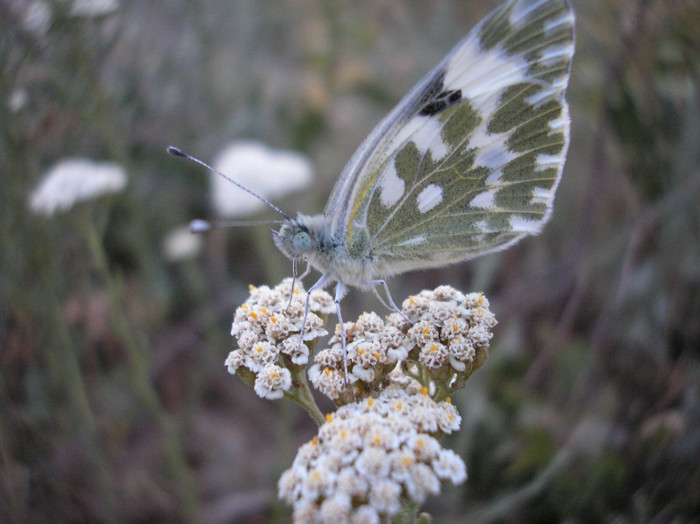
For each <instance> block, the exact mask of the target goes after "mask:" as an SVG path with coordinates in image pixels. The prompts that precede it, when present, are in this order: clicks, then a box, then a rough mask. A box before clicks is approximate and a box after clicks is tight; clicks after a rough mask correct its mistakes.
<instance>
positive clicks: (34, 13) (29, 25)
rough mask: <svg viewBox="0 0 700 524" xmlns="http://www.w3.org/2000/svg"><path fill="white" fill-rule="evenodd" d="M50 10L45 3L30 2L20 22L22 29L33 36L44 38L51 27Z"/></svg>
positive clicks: (38, 1) (39, 0) (38, 0)
mask: <svg viewBox="0 0 700 524" xmlns="http://www.w3.org/2000/svg"><path fill="white" fill-rule="evenodd" d="M51 15H52V13H51V8H50V7H49V5H48V4H47V3H46V2H42V1H41V0H37V1H35V2H32V3H31V5H30V6H29V8H28V9H27V11H26V13H25V14H24V18H23V20H22V26H23V27H24V29H25V30H26V31H28V32H30V33H32V34H33V35H34V36H38V37H41V36H44V35H45V34H46V33H47V32H48V30H49V26H50V25H51Z"/></svg>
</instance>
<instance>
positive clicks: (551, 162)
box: [537, 153, 561, 167]
mask: <svg viewBox="0 0 700 524" xmlns="http://www.w3.org/2000/svg"><path fill="white" fill-rule="evenodd" d="M559 164H561V155H547V154H544V153H542V154H539V155H537V167H548V166H549V167H559Z"/></svg>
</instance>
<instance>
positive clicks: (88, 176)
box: [29, 158, 127, 216]
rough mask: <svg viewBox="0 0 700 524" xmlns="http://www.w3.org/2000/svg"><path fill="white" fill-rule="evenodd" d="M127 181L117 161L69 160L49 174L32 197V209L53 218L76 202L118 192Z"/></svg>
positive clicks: (124, 172) (50, 170) (30, 199)
mask: <svg viewBox="0 0 700 524" xmlns="http://www.w3.org/2000/svg"><path fill="white" fill-rule="evenodd" d="M126 181H127V177H126V171H125V170H124V168H123V167H122V166H121V165H119V164H117V163H115V162H94V161H92V160H89V159H86V158H67V159H64V160H61V161H60V162H58V163H57V164H55V165H54V166H53V167H51V168H50V169H49V170H48V171H47V172H46V174H45V175H44V178H43V179H42V181H41V182H40V183H39V185H38V186H37V187H36V188H35V189H34V191H33V192H32V194H31V195H30V197H29V207H30V209H31V210H32V211H33V212H34V213H37V214H40V215H46V216H51V215H53V214H54V213H55V212H56V211H66V210H68V209H70V208H71V207H73V205H74V204H76V203H77V202H80V201H83V200H90V199H92V198H96V197H98V196H100V195H103V194H106V193H117V192H119V191H121V190H122V189H124V186H126Z"/></svg>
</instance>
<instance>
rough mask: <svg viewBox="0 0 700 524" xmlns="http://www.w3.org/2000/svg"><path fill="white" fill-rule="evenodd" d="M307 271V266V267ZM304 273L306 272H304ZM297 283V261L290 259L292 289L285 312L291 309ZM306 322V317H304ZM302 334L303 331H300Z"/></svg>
mask: <svg viewBox="0 0 700 524" xmlns="http://www.w3.org/2000/svg"><path fill="white" fill-rule="evenodd" d="M307 269H308V265H307ZM304 273H306V272H304ZM296 283H297V259H296V258H293V259H292V289H291V290H290V292H289V302H287V311H289V308H290V307H292V299H293V298H294V284H296ZM304 319H305V320H306V317H304ZM302 333H303V330H302Z"/></svg>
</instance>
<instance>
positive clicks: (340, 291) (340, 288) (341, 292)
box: [333, 281, 348, 386]
mask: <svg viewBox="0 0 700 524" xmlns="http://www.w3.org/2000/svg"><path fill="white" fill-rule="evenodd" d="M345 293H347V289H346V288H345V286H344V285H343V283H342V282H340V281H338V284H337V285H336V286H335V299H333V301H334V302H335V311H336V314H337V315H338V323H339V324H340V335H341V337H342V338H343V366H344V368H345V385H346V386H347V385H348V352H347V345H346V338H345V324H343V315H342V314H341V313H340V301H341V300H342V299H343V297H344V296H345Z"/></svg>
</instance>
